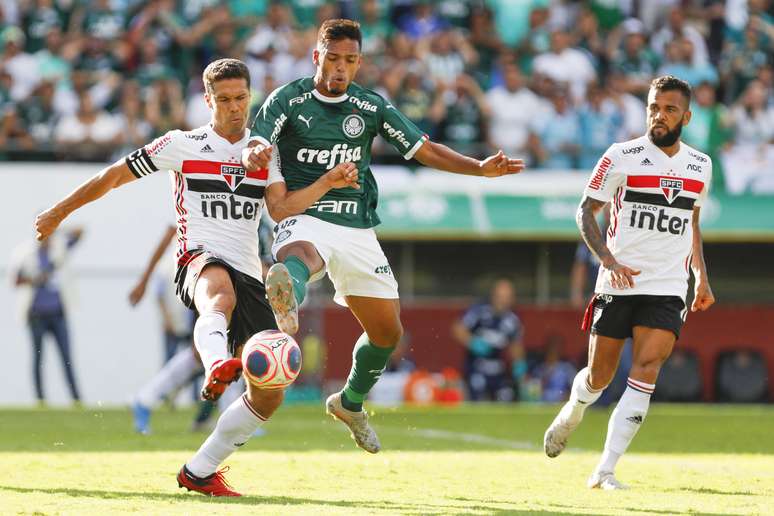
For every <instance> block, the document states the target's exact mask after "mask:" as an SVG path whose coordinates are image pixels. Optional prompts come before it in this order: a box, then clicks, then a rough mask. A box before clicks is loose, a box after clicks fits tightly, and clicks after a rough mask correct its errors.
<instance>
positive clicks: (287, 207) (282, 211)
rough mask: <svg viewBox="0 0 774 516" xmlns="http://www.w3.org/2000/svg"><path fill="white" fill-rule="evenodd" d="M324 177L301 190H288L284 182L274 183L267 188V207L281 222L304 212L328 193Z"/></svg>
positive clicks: (276, 219)
mask: <svg viewBox="0 0 774 516" xmlns="http://www.w3.org/2000/svg"><path fill="white" fill-rule="evenodd" d="M321 179H322V178H320V179H318V180H317V181H315V182H314V183H312V184H311V185H309V186H307V187H305V188H301V189H299V190H292V191H288V189H287V186H286V185H285V183H283V182H279V183H272V184H271V185H269V188H267V190H266V208H267V209H268V210H269V215H271V218H272V219H274V220H275V221H277V222H279V221H281V220H283V219H286V218H288V217H292V216H293V215H300V214H301V213H304V212H305V211H306V210H307V209H309V207H310V206H311V205H312V204H314V203H316V202H317V201H319V200H320V198H321V197H322V196H323V195H325V194H326V193H328V191H329V190H330V188H329V187H327V186H325V184H324V182H323V181H321Z"/></svg>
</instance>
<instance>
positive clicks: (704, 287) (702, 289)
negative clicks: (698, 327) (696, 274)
mask: <svg viewBox="0 0 774 516" xmlns="http://www.w3.org/2000/svg"><path fill="white" fill-rule="evenodd" d="M713 304H715V295H714V294H713V293H712V289H711V288H710V286H709V285H708V284H707V283H699V282H697V283H696V291H695V292H694V296H693V303H692V304H691V312H698V311H702V312H703V311H704V310H707V309H709V307H711V306H712V305H713Z"/></svg>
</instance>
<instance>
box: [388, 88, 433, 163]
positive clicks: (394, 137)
mask: <svg viewBox="0 0 774 516" xmlns="http://www.w3.org/2000/svg"><path fill="white" fill-rule="evenodd" d="M379 134H381V135H382V137H383V138H384V139H385V140H387V141H388V142H389V143H390V145H392V146H393V147H395V149H397V151H398V152H400V153H401V154H402V155H403V158H404V159H411V158H413V157H414V154H416V152H417V151H418V150H419V148H420V147H421V146H422V144H423V143H425V142H426V141H427V140H428V137H427V135H426V134H425V133H423V132H422V131H420V130H419V128H418V127H417V126H416V125H414V123H413V122H412V121H411V120H409V119H408V118H406V115H404V114H403V113H401V112H400V111H398V110H397V109H395V107H393V105H392V104H390V103H389V102H386V101H385V102H384V108H383V109H382V125H381V127H380V128H379Z"/></svg>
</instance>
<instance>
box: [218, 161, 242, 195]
mask: <svg viewBox="0 0 774 516" xmlns="http://www.w3.org/2000/svg"><path fill="white" fill-rule="evenodd" d="M220 175H222V176H223V179H225V180H226V182H227V183H228V186H230V187H231V189H232V190H234V189H235V188H236V187H237V186H239V183H241V182H242V179H244V178H245V169H244V168H242V167H240V166H239V165H228V164H226V163H222V164H221V165H220Z"/></svg>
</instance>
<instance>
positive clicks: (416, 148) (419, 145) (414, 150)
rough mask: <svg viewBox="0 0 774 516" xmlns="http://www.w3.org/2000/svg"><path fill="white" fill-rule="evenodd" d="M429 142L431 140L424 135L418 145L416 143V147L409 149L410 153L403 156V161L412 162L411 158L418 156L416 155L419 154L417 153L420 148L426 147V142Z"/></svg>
mask: <svg viewBox="0 0 774 516" xmlns="http://www.w3.org/2000/svg"><path fill="white" fill-rule="evenodd" d="M427 140H429V138H428V137H427V135H426V134H424V135H422V138H420V139H419V140H417V143H415V144H414V146H413V147H411V148H410V149H409V151H408V152H407V153H406V154H404V155H403V159H405V160H410V159H411V158H413V157H414V154H416V153H417V151H418V150H419V148H420V147H421V146H422V145H424V144H425V142H426V141H427Z"/></svg>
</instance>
